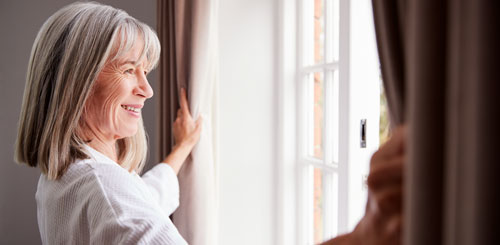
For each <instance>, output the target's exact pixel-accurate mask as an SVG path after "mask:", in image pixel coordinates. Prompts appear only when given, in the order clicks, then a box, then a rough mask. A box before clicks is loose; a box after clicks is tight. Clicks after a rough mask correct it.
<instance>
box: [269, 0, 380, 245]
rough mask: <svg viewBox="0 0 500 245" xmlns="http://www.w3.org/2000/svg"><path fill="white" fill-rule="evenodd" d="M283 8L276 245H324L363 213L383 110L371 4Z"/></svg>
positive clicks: (307, 3) (309, 1)
mask: <svg viewBox="0 0 500 245" xmlns="http://www.w3.org/2000/svg"><path fill="white" fill-rule="evenodd" d="M279 3H280V6H279V8H278V9H279V10H280V12H279V17H280V18H279V20H280V21H279V23H278V24H279V28H278V30H279V38H278V42H279V43H280V45H279V50H278V57H279V62H278V63H279V79H278V80H279V81H280V83H279V87H278V95H279V96H278V97H279V98H278V101H279V105H278V108H279V110H278V112H279V115H278V123H279V125H280V127H279V129H280V131H279V132H278V141H277V145H278V150H279V152H278V162H279V163H280V165H279V168H278V173H279V174H278V189H277V193H278V200H277V210H278V211H279V212H278V215H277V218H278V222H277V229H278V239H277V242H278V244H300V245H302V244H317V243H320V242H322V241H325V240H327V239H329V238H331V237H334V236H336V235H338V234H340V233H344V232H347V231H349V230H351V229H352V228H354V226H355V225H356V224H357V222H358V221H359V219H360V218H361V217H362V215H363V214H364V208H365V204H366V187H365V183H364V182H365V180H366V176H367V173H368V169H369V160H370V157H371V155H372V154H373V152H374V151H375V150H376V149H377V148H378V145H379V123H380V106H381V102H380V98H381V97H380V96H381V94H380V71H379V63H378V56H377V50H376V42H375V35H374V30H373V21H372V10H371V1H370V0H360V1H350V0H297V1H294V0H291V1H287V0H281V1H279ZM361 125H364V128H361ZM362 132H363V133H364V136H362V135H361V133H362ZM361 138H364V139H365V140H366V141H365V142H364V144H362V142H361Z"/></svg>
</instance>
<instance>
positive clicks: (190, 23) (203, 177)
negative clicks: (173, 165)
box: [158, 0, 218, 245]
mask: <svg viewBox="0 0 500 245" xmlns="http://www.w3.org/2000/svg"><path fill="white" fill-rule="evenodd" d="M217 9H218V1H217V0H177V1H168V0H158V33H159V35H160V42H161V45H162V55H161V63H160V76H161V78H160V94H159V96H160V98H161V99H160V101H161V105H160V107H159V108H160V111H159V115H160V131H159V132H160V133H161V134H160V137H159V138H160V154H161V155H160V159H162V158H163V157H165V156H166V155H167V154H168V153H169V152H170V151H171V149H172V146H173V136H172V132H171V128H172V124H173V122H174V120H175V117H176V112H177V108H178V107H179V105H178V93H179V89H180V88H186V92H187V95H188V102H189V107H190V110H191V114H192V116H193V118H195V119H197V118H198V117H199V116H200V115H202V116H203V125H202V132H201V136H200V141H199V142H198V144H197V145H196V146H195V147H194V149H193V151H192V152H191V155H190V157H189V158H188V159H187V160H186V162H185V163H184V165H183V167H182V168H181V170H180V171H179V174H178V178H179V188H180V205H179V208H178V209H177V210H176V211H175V212H174V214H173V215H172V220H173V222H174V224H175V226H176V227H177V229H178V230H179V232H180V233H181V235H182V236H183V237H184V239H186V241H187V242H188V243H189V244H193V245H198V244H204V245H216V244H218V243H217V238H218V237H217V235H218V218H217V217H218V210H217V207H218V203H217V202H218V192H217V190H218V181H217V180H218V170H217V167H218V165H217V162H218V154H217V150H218V137H217V119H218V114H217V109H218V99H217V98H218V97H217V96H218V95H217V91H218V57H217V52H218V51H217V35H218V30H217V27H218V23H217Z"/></svg>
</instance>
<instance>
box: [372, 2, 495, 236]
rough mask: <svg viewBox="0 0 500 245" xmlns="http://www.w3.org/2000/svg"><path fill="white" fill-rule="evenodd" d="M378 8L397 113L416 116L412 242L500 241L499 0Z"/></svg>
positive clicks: (407, 118) (411, 141)
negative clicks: (499, 139)
mask: <svg viewBox="0 0 500 245" xmlns="http://www.w3.org/2000/svg"><path fill="white" fill-rule="evenodd" d="M373 9H374V17H375V25H376V33H377V42H378V48H379V55H380V61H381V66H382V75H383V79H384V86H385V88H386V92H387V94H388V102H389V109H390V113H391V116H392V117H394V118H393V119H392V122H395V123H401V122H406V123H408V131H409V132H408V160H407V168H406V173H405V175H406V183H405V184H406V186H405V190H406V191H405V198H404V207H405V208H404V210H405V211H404V212H405V227H404V228H405V230H404V244H415V245H420V244H447V245H461V244H470V245H473V244H500V236H499V234H497V233H498V232H497V231H498V229H497V228H496V227H497V226H498V225H497V224H496V223H497V222H498V220H500V211H499V207H500V192H499V191H498V190H497V186H498V185H499V184H498V181H497V179H498V178H497V177H496V174H497V173H498V172H499V171H500V167H499V164H498V163H500V157H499V155H498V153H497V151H498V149H497V146H498V145H499V144H498V143H497V139H498V137H500V128H499V127H498V126H497V121H498V120H496V117H497V115H499V113H500V109H499V108H500V107H499V106H498V105H499V104H500V103H499V102H498V99H497V98H498V95H497V93H498V92H499V91H500V82H499V81H500V74H499V73H498V71H497V70H498V69H497V68H496V63H497V59H498V55H500V52H499V51H500V47H499V43H500V38H499V35H500V31H499V26H500V15H499V11H500V7H499V2H498V1H488V0H475V1H467V0H448V1H434V0H405V1H397V0H393V1H386V0H373ZM394 103H396V104H397V105H394Z"/></svg>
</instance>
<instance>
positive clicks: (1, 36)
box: [0, 0, 157, 244]
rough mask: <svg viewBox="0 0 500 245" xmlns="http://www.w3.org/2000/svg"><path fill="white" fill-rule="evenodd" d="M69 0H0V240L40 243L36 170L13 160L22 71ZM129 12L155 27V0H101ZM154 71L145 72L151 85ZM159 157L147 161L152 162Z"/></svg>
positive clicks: (150, 118) (148, 115)
mask: <svg viewBox="0 0 500 245" xmlns="http://www.w3.org/2000/svg"><path fill="white" fill-rule="evenodd" d="M71 2H73V1H69V0H44V1H26V0H7V1H5V0H1V1H0V105H2V110H1V114H0V134H1V135H0V136H1V137H0V159H1V161H2V162H1V163H0V244H40V235H39V232H38V226H37V220H36V203H35V191H36V185H37V181H38V177H39V175H40V172H39V171H38V169H34V168H28V167H27V166H20V165H17V164H16V163H14V161H13V152H14V141H15V137H16V131H17V121H18V117H19V112H20V108H21V101H22V96H23V90H24V84H25V74H26V69H27V65H28V59H29V55H30V51H31V47H32V45H33V41H34V39H35V36H36V34H37V32H38V30H39V28H40V27H41V26H42V24H43V22H44V21H45V20H46V19H47V18H48V17H49V16H50V15H52V14H53V13H54V12H55V11H57V10H58V9H60V8H61V7H62V6H64V5H67V4H69V3H71ZM100 2H102V3H104V4H109V5H112V6H114V7H117V8H121V9H123V10H125V11H127V12H128V13H129V14H130V15H132V16H134V17H135V18H137V19H139V20H141V21H143V22H145V23H146V24H148V25H150V26H151V27H153V28H155V27H156V7H155V5H156V1H155V0H141V1H134V0H106V1H100ZM156 76H157V75H156V72H153V73H152V74H150V76H149V81H150V83H151V85H152V87H153V89H155V88H156V87H157V84H156ZM156 106H157V104H156V101H155V97H153V99H150V100H149V101H148V102H146V106H145V108H144V110H143V116H144V122H145V126H146V130H147V131H149V132H151V133H150V135H149V138H150V156H156V154H155V152H156V145H155V144H154V143H155V142H156V138H155V134H154V133H152V132H153V130H154V129H155V128H156V121H155V117H154V112H155V111H156ZM155 161H157V159H153V161H151V160H150V161H149V166H150V165H151V163H153V162H155Z"/></svg>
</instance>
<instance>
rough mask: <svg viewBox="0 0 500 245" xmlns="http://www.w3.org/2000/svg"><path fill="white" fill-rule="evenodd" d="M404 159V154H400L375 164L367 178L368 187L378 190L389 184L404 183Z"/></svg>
mask: <svg viewBox="0 0 500 245" xmlns="http://www.w3.org/2000/svg"><path fill="white" fill-rule="evenodd" d="M404 160H405V157H404V156H399V157H396V158H393V159H391V160H387V161H386V162H385V163H384V164H377V165H373V166H372V167H371V168H370V174H369V175H368V179H367V184H368V187H369V188H370V189H373V190H378V189H380V188H384V186H387V185H402V182H403V171H404Z"/></svg>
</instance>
